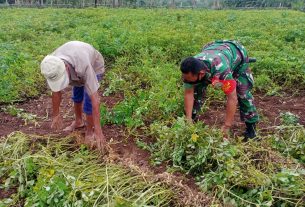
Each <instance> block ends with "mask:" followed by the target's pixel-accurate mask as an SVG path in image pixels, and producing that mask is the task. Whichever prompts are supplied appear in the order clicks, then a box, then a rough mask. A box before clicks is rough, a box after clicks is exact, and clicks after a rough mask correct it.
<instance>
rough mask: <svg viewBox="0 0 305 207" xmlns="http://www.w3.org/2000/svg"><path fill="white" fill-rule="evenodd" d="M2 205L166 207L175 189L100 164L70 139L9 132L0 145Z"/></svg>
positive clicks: (91, 154) (0, 201)
mask: <svg viewBox="0 0 305 207" xmlns="http://www.w3.org/2000/svg"><path fill="white" fill-rule="evenodd" d="M0 177H1V179H0V192H1V191H2V192H4V191H7V190H11V191H12V189H13V191H16V193H14V194H12V195H10V196H9V197H7V198H4V199H2V200H0V206H12V205H15V204H16V203H19V202H20V200H21V201H22V203H24V206H148V205H149V206H168V205H171V202H173V201H174V200H175V199H174V194H173V189H170V187H168V186H166V185H165V184H163V183H162V182H157V181H153V180H149V179H146V178H145V177H143V176H141V175H140V174H139V173H136V172H133V171H132V170H131V169H127V168H126V167H122V166H119V165H115V164H109V163H105V162H102V161H101V159H100V157H99V156H98V155H97V154H95V153H94V152H92V151H90V152H89V151H88V150H87V149H86V147H85V146H80V147H79V146H76V145H75V143H74V138H73V137H65V138H52V137H38V136H32V135H31V136H30V135H25V134H23V133H19V132H18V133H13V134H11V135H9V136H8V137H7V138H6V139H2V140H1V142H0Z"/></svg>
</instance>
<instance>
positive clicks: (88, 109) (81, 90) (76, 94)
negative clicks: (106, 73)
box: [72, 74, 102, 115]
mask: <svg viewBox="0 0 305 207" xmlns="http://www.w3.org/2000/svg"><path fill="white" fill-rule="evenodd" d="M96 78H97V80H98V81H100V80H102V74H99V75H97V76H96ZM72 100H73V102H74V103H82V102H84V105H83V112H84V113H85V114H87V115H92V103H91V98H90V96H89V94H88V93H87V91H86V90H85V87H84V86H74V87H73V92H72Z"/></svg>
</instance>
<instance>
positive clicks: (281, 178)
mask: <svg viewBox="0 0 305 207" xmlns="http://www.w3.org/2000/svg"><path fill="white" fill-rule="evenodd" d="M304 25H305V13H302V12H298V11H291V10H263V11H258V10H251V11H236V10H223V11H212V10H166V9H156V10H150V9H2V10H0V28H1V30H0V87H1V90H0V103H11V102H14V101H23V100H27V99H28V98H33V97H38V96H39V95H40V94H42V93H46V92H47V88H46V83H45V81H44V79H43V78H42V76H41V75H40V69H39V64H40V61H41V60H42V59H43V57H44V56H45V55H47V54H48V53H50V52H52V51H53V50H54V49H56V48H57V47H58V46H60V45H61V44H63V43H65V42H67V41H69V40H80V41H84V42H88V43H90V44H92V45H93V46H94V47H95V48H97V49H98V50H99V51H100V52H101V53H102V54H103V56H104V57H105V60H106V66H107V73H106V77H105V81H104V82H103V84H102V91H103V93H104V95H106V96H113V95H116V94H123V95H124V100H122V101H121V102H120V103H118V104H116V105H115V106H114V108H113V109H112V110H109V109H107V107H106V106H105V105H103V104H102V106H101V115H102V123H101V124H103V125H104V124H112V125H124V126H125V127H126V129H127V130H128V131H129V132H130V134H132V135H135V136H137V137H152V138H153V139H154V140H155V142H154V143H146V142H145V139H144V140H141V139H138V140H137V143H138V145H139V146H141V147H143V148H145V149H147V150H149V151H150V152H151V154H152V158H151V161H152V165H158V164H160V163H164V162H166V163H170V164H169V165H168V168H169V169H168V170H169V171H179V172H182V173H183V174H188V175H191V176H192V177H194V178H195V180H196V183H197V184H198V186H199V187H200V190H201V191H202V192H206V193H208V194H209V195H210V196H211V197H215V200H216V201H215V205H216V204H217V203H218V204H219V205H221V204H227V205H231V206H255V205H257V206H281V207H282V206H305V204H304V203H305V197H304V195H305V167H304V163H305V129H304V127H303V126H302V125H298V124H297V121H295V120H294V119H293V118H294V117H289V116H288V117H286V118H285V117H282V122H281V123H282V124H281V125H280V126H276V127H274V128H275V129H276V130H274V131H273V133H270V134H266V135H264V136H262V137H261V138H262V140H261V141H260V142H249V143H242V142H241V141H240V140H239V139H236V141H234V142H233V143H226V142H223V141H222V136H221V133H220V131H219V130H217V129H215V128H211V127H207V126H206V125H205V124H204V123H197V124H194V125H190V124H188V123H186V122H185V120H184V119H183V118H181V117H182V116H183V87H182V83H181V77H180V76H181V75H180V71H179V63H180V61H181V60H182V59H183V58H184V57H186V56H189V55H193V54H195V53H197V52H199V51H200V49H201V47H202V46H203V45H204V44H205V43H208V42H211V41H213V40H216V39H237V40H239V41H240V42H241V43H243V45H244V46H245V47H246V48H247V49H248V50H249V55H250V56H251V57H255V58H256V59H257V62H256V63H255V64H253V65H252V70H253V73H254V76H255V80H256V83H255V91H256V92H259V93H260V94H264V95H266V96H269V95H280V94H281V93H282V92H284V91H285V92H288V93H289V92H291V91H293V92H294V93H298V91H301V92H302V91H304V89H305V59H304V57H305V27H304ZM208 92H209V93H210V96H211V97H213V98H216V99H221V98H222V97H223V96H224V95H223V94H222V93H219V92H218V91H214V90H209V91H208ZM302 93H303V94H304V92H302ZM301 95H302V94H301ZM271 127H273V126H271ZM22 137H23V136H22ZM17 138H18V137H17ZM11 139H14V137H13V138H11ZM20 139H21V138H20ZM10 142H12V143H14V141H10ZM25 142H26V141H25ZM8 143H9V142H8ZM10 147H15V148H16V146H15V145H14V144H7V143H2V145H0V149H3V153H1V152H0V177H3V178H4V179H3V180H8V179H9V178H10V180H9V181H7V183H6V186H5V187H6V188H8V187H10V185H11V186H16V185H20V186H24V187H25V189H21V190H22V191H20V193H19V194H17V195H18V196H17V198H25V199H28V203H27V205H28V206H34V204H37V203H38V204H37V206H45V205H47V204H46V202H47V200H48V199H50V201H49V202H55V200H54V199H55V198H56V199H57V200H59V201H58V202H60V204H59V203H58V206H62V204H63V203H65V202H66V203H67V206H73V205H72V204H71V203H73V202H75V201H76V200H75V196H74V197H73V195H76V194H77V190H75V189H74V188H72V187H71V186H70V187H69V188H64V189H57V190H58V192H57V191H56V188H54V189H52V190H54V192H53V193H54V195H61V194H60V193H63V194H62V196H54V197H47V198H46V197H44V196H45V195H41V197H39V195H38V197H37V196H36V197H35V196H34V193H33V192H35V189H36V191H37V189H39V188H41V189H43V187H42V186H43V185H44V184H43V183H41V182H49V180H43V179H38V178H41V176H43V174H42V173H46V172H44V171H43V170H45V169H47V168H49V167H48V166H47V165H45V164H42V163H41V162H42V161H41V160H39V159H36V158H35V159H30V160H28V159H23V160H27V162H31V163H32V162H33V163H34V164H32V165H31V164H29V168H30V169H31V170H32V171H33V174H31V173H29V174H23V175H24V176H21V177H22V180H20V179H18V178H19V177H20V176H19V177H18V176H12V175H14V173H20V172H23V170H20V171H17V172H15V171H16V170H15V169H16V168H14V165H13V164H15V165H17V166H24V165H25V164H22V163H21V164H20V163H18V162H16V160H15V159H16V157H14V156H12V157H9V160H11V162H9V164H8V163H7V162H6V159H7V157H8V154H10V153H11V150H12V151H13V152H14V153H16V155H18V156H17V157H18V159H19V157H22V156H24V151H23V150H22V149H19V148H18V147H17V148H16V150H15V151H14V149H15V148H14V149H11V148H10ZM44 147H45V146H44ZM42 148H43V147H42ZM51 148H52V149H51V150H54V146H52V145H51ZM4 149H5V150H4ZM17 149H18V150H17ZM35 149H36V148H35ZM39 150H41V151H39V152H40V154H41V153H49V152H48V151H44V150H43V149H41V148H40V147H39ZM66 150H68V151H69V149H67V148H64V149H62V148H60V149H59V151H60V153H59V154H58V158H59V159H60V160H61V159H63V160H64V161H65V162H67V159H66V157H64V156H63V157H62V155H61V153H62V152H64V151H66ZM34 151H35V150H34ZM56 152H57V151H56ZM50 153H51V152H50ZM77 153H81V151H80V152H77ZM86 153H87V152H86ZM88 153H90V152H88ZM26 155H27V154H26ZM74 155H75V153H74V154H73V156H74ZM76 155H77V156H79V155H78V154H76ZM42 157H43V159H47V157H48V156H47V155H45V154H43V156H42ZM73 159H74V157H73ZM13 161H14V162H13ZM17 161H18V160H17ZM51 161H52V162H53V164H52V163H49V164H50V165H52V166H53V167H54V169H55V171H56V172H58V171H57V170H59V169H60V166H61V165H59V164H58V162H59V161H56V160H55V161H54V160H53V159H52V160H50V162H51ZM54 163H55V164H54ZM56 163H57V164H56ZM59 163H60V162H59ZM33 166H34V167H37V169H40V171H39V170H37V169H36V168H35V170H33V168H34V167H33ZM70 167H71V169H67V173H68V174H69V173H70V174H71V173H72V172H73V166H70ZM103 167H105V166H103ZM22 168H26V167H22ZM103 169H104V168H103ZM81 170H82V169H79V171H78V172H81ZM111 170H112V171H116V170H118V171H119V172H122V171H121V169H116V168H115V167H113V168H112V166H111ZM36 171H37V172H36ZM124 172H125V171H124ZM61 173H62V172H60V170H59V172H58V174H56V173H55V175H58V176H59V178H60V179H63V180H64V178H63V177H62V174H61ZM75 173H77V172H75ZM101 173H105V170H104V171H103V170H102V171H101ZM113 173H114V174H115V172H113ZM128 173H129V171H128ZM72 174H73V173H72ZM72 174H71V176H72ZM27 176H30V177H27ZM31 176H32V177H31ZM52 176H53V175H51V177H52ZM73 176H77V175H75V174H73ZM90 178H91V177H90ZM27 179H29V180H31V181H33V183H30V184H29V183H27V182H25V180H27ZM54 179H55V178H54ZM100 179H101V180H102V181H101V183H103V182H104V180H103V179H105V178H104V177H103V176H102V175H101V177H100ZM55 180H56V179H55ZM0 181H1V180H0ZM58 182H63V181H61V180H59V181H58ZM131 182H133V181H131ZM137 182H139V185H140V186H144V185H145V184H144V181H142V180H141V181H137ZM90 183H91V184H90ZM0 184H1V182H0ZM41 185H42V186H41ZM86 185H88V186H90V187H92V181H91V180H90V181H88V182H87V183H86ZM122 185H123V184H122ZM149 185H152V186H157V187H158V188H151V189H153V190H155V191H153V193H152V194H151V195H152V196H155V195H156V194H157V195H159V194H158V192H157V191H159V192H164V193H160V196H155V197H154V198H155V200H150V199H149V198H150V197H149V196H148V198H145V199H146V200H145V199H144V200H141V199H140V201H141V203H140V204H139V202H140V201H139V200H137V199H136V198H134V197H131V198H130V197H128V196H129V195H128V193H130V192H129V191H128V192H127V194H124V193H125V192H122V193H118V196H119V198H121V197H122V198H123V197H124V199H125V200H124V202H123V201H122V203H123V204H122V205H120V203H119V202H118V201H117V200H116V198H117V197H115V196H113V197H111V198H110V200H111V199H112V200H111V202H110V200H109V195H110V194H111V195H112V193H113V192H119V191H116V190H115V189H113V191H111V193H109V192H110V191H109V192H108V191H107V193H105V194H103V196H104V197H103V199H100V198H99V197H96V194H94V193H93V194H92V195H94V196H92V198H89V201H88V200H86V198H80V200H81V201H82V202H83V203H85V204H83V203H82V204H83V205H84V206H92V205H93V203H94V202H99V204H100V205H102V204H105V203H106V204H107V203H108V204H109V203H111V205H112V206H145V205H160V206H168V205H169V204H171V205H175V204H172V203H170V202H169V201H170V200H171V199H172V196H173V195H172V194H171V193H168V192H170V191H171V190H170V188H169V187H168V186H163V185H161V184H159V183H157V184H155V183H150V184H149ZM159 185H160V186H159ZM1 186H2V187H3V186H4V185H2V184H1ZM107 186H108V185H107ZM111 186H114V185H111ZM90 187H88V188H90ZM115 187H117V186H115ZM115 187H113V188H115ZM119 187H120V186H119ZM138 187H139V186H132V188H135V189H138ZM3 188H4V187H3ZM92 188H94V186H93V187H92ZM148 188H149V187H148ZM0 189H1V188H0ZM129 190H130V189H129ZM130 191H133V190H130ZM79 192H85V191H83V189H79ZM104 192H105V191H103V193H104ZM135 192H139V193H138V194H137V195H139V196H141V195H142V194H141V193H143V191H141V190H138V191H135ZM87 193H90V192H87ZM114 194H115V193H114ZM144 194H145V192H144ZM85 195H86V193H85ZM97 195H98V194H97ZM145 195H146V194H145ZM71 196H72V197H71ZM72 198H73V199H74V200H73V199H72ZM107 198H108V200H107ZM15 199H16V198H15ZM90 199H92V200H90ZM112 201H113V202H112ZM142 201H143V202H142ZM1 202H2V201H1V200H0V206H1V205H3V206H5V204H4V203H1ZM103 202H104V203H103ZM55 203H57V202H55ZM68 204H70V205H68ZM106 204H105V206H107V205H106ZM56 205H57V204H56ZM111 205H110V206H111ZM54 206H55V204H54ZM80 206H82V205H80ZM108 206H109V205H108Z"/></svg>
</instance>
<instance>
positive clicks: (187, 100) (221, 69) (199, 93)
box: [181, 40, 259, 140]
mask: <svg viewBox="0 0 305 207" xmlns="http://www.w3.org/2000/svg"><path fill="white" fill-rule="evenodd" d="M248 62H249V58H248V55H247V51H246V49H245V48H244V47H243V46H242V45H241V44H239V43H238V42H237V41H223V40H220V41H215V42H212V43H209V44H207V45H205V46H204V47H203V50H202V52H201V53H199V54H197V55H195V56H193V57H188V58H186V59H185V60H183V61H182V63H181V72H182V74H183V81H184V88H185V93H184V104H185V107H184V108H185V114H186V118H187V119H189V120H195V119H196V115H197V113H198V111H200V108H201V106H202V104H203V100H204V98H205V94H206V88H207V86H208V85H209V84H212V86H214V87H217V88H218V87H219V88H221V89H222V90H223V91H224V93H225V94H226V95H227V103H226V117H225V121H224V124H223V126H222V131H223V132H224V134H225V135H227V134H228V132H229V130H230V128H231V126H232V123H233V120H234V114H235V112H236V108H237V102H238V105H239V109H240V117H241V120H242V121H244V122H245V124H246V131H245V133H244V136H245V139H246V140H247V139H249V138H254V137H255V136H256V132H255V123H256V122H257V121H258V119H259V117H258V114H257V111H256V107H255V105H254V103H253V96H252V94H251V89H252V87H253V77H252V74H251V71H250V68H249V63H248Z"/></svg>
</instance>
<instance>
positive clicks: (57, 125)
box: [51, 114, 63, 130]
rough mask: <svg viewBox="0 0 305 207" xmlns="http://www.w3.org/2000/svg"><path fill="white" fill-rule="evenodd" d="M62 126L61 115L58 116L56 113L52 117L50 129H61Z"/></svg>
mask: <svg viewBox="0 0 305 207" xmlns="http://www.w3.org/2000/svg"><path fill="white" fill-rule="evenodd" d="M62 127H63V121H62V117H61V116H60V114H58V115H57V116H55V117H53V120H52V124H51V129H53V130H60V129H62Z"/></svg>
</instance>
